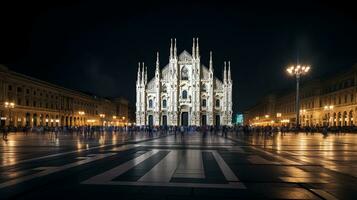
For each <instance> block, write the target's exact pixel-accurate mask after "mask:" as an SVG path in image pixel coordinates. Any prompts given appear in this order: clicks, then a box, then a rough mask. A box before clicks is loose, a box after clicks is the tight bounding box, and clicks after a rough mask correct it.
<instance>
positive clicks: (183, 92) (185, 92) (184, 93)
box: [182, 90, 187, 99]
mask: <svg viewBox="0 0 357 200" xmlns="http://www.w3.org/2000/svg"><path fill="white" fill-rule="evenodd" d="M182 98H183V99H187V91H186V90H184V91H182Z"/></svg>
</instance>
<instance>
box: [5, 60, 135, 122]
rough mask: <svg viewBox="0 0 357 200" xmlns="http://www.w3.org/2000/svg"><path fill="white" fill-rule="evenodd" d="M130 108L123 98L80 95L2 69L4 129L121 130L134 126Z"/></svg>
mask: <svg viewBox="0 0 357 200" xmlns="http://www.w3.org/2000/svg"><path fill="white" fill-rule="evenodd" d="M10 104H12V105H14V106H13V108H12V106H10ZM128 104H129V102H128V101H127V100H125V99H123V98H116V99H113V100H112V99H107V98H102V97H98V96H94V95H90V94H87V93H83V92H78V91H75V90H71V89H67V88H64V87H60V86H57V85H54V84H51V83H48V82H45V81H41V80H39V79H36V78H32V77H29V76H26V75H23V74H19V73H16V72H14V71H11V70H9V69H8V68H7V67H5V66H3V65H0V116H1V126H5V125H10V124H11V125H13V126H17V127H21V126H26V125H27V126H80V125H106V126H109V125H116V126H120V125H125V124H127V123H128V122H130V121H128Z"/></svg>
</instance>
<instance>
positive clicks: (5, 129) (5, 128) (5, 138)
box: [2, 126, 9, 140]
mask: <svg viewBox="0 0 357 200" xmlns="http://www.w3.org/2000/svg"><path fill="white" fill-rule="evenodd" d="M8 132H9V128H8V127H7V126H5V127H4V129H3V134H2V139H3V140H7V134H8Z"/></svg>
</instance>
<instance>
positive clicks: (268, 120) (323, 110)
mask: <svg viewBox="0 0 357 200" xmlns="http://www.w3.org/2000/svg"><path fill="white" fill-rule="evenodd" d="M356 97H357V64H355V65H354V66H353V67H352V68H350V69H348V70H346V71H343V72H341V73H337V74H334V76H332V77H326V78H323V79H316V80H310V81H307V82H303V84H302V85H301V90H300V99H301V100H300V125H301V126H329V127H331V126H332V127H333V126H336V127H337V126H355V125H356V122H355V121H356V117H355V116H356V113H357V99H356ZM244 120H245V124H254V125H295V120H296V111H295V91H294V90H289V91H279V92H275V93H273V94H270V95H268V96H266V97H265V98H263V99H261V101H260V102H259V103H257V104H256V105H255V106H253V107H251V108H250V109H248V110H247V111H246V112H245V115H244Z"/></svg>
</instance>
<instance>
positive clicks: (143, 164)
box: [0, 133, 357, 199]
mask: <svg viewBox="0 0 357 200" xmlns="http://www.w3.org/2000/svg"><path fill="white" fill-rule="evenodd" d="M0 150H1V163H2V165H1V168H0V194H1V195H0V198H1V199H7V198H15V199H45V198H46V199H98V198H105V199H112V198H116V199H357V189H356V188H357V174H356V171H357V170H356V169H357V135H354V134H340V135H333V134H331V135H329V136H328V137H323V136H322V135H321V134H314V135H306V134H302V133H300V134H294V133H290V134H285V135H281V134H277V135H275V136H266V135H259V134H252V135H249V136H247V135H243V134H237V133H230V134H229V135H228V137H227V138H224V137H222V136H219V135H214V134H208V135H206V136H203V135H202V134H201V133H188V134H186V135H185V136H183V137H182V136H181V135H177V136H175V135H162V136H159V135H158V134H156V135H154V136H153V137H148V136H147V135H146V134H145V133H135V134H128V133H104V134H103V133H102V134H94V135H92V136H88V135H82V134H62V135H59V136H58V137H56V136H55V135H51V134H46V135H43V134H28V135H24V134H22V133H16V134H11V135H10V136H9V140H8V141H7V142H6V141H2V143H1V146H0Z"/></svg>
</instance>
